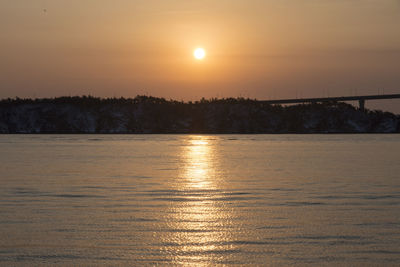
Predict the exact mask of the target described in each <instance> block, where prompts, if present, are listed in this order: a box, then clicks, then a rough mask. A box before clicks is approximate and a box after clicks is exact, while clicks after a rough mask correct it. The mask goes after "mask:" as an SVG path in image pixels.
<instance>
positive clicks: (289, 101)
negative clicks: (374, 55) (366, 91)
mask: <svg viewBox="0 0 400 267" xmlns="http://www.w3.org/2000/svg"><path fill="white" fill-rule="evenodd" d="M396 98H400V94H390V95H361V96H339V97H319V98H296V99H279V100H263V101H261V102H263V103H266V104H302V103H321V102H344V101H358V103H359V104H360V110H364V109H365V101H366V100H379V99H396Z"/></svg>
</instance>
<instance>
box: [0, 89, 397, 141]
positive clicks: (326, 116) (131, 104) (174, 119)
mask: <svg viewBox="0 0 400 267" xmlns="http://www.w3.org/2000/svg"><path fill="white" fill-rule="evenodd" d="M398 132H400V116H399V115H395V114H392V113H389V112H383V111H379V110H368V109H365V110H360V109H359V108H358V107H355V106H352V105H350V104H347V103H342V102H326V103H311V104H300V105H291V106H281V105H271V104H268V103H263V101H258V100H252V99H244V98H226V99H210V100H207V99H202V100H200V101H195V102H183V101H174V100H166V99H164V98H157V97H151V96H137V97H135V98H107V99H102V98H96V97H91V96H82V97H58V98H47V99H19V98H15V99H4V100H1V101H0V133H5V134H6V133H46V134H47V133H54V134H55V133H59V134H64V133H68V134H73V133H121V134H125V133H132V134H143V133H146V134H161V133H197V134H231V133H232V134H234V133H237V134H262V133H266V134H267V133H271V134H275V133H398Z"/></svg>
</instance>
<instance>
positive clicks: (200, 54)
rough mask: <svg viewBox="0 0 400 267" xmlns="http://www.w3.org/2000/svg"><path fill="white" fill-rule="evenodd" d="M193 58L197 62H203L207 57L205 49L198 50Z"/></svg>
mask: <svg viewBox="0 0 400 267" xmlns="http://www.w3.org/2000/svg"><path fill="white" fill-rule="evenodd" d="M193 56H194V58H195V59H197V60H203V59H204V58H205V57H206V51H205V50H204V49H203V48H200V47H199V48H196V49H195V50H194V52H193Z"/></svg>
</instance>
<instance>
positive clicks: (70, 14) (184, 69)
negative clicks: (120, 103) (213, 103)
mask: <svg viewBox="0 0 400 267" xmlns="http://www.w3.org/2000/svg"><path fill="white" fill-rule="evenodd" d="M0 32H1V35H0V58H1V60H0V98H5V97H15V96H19V97H53V96H62V95H82V94H91V95H95V96H117V97H119V96H125V97H132V96H135V95H137V94H149V95H154V96H161V97H167V98H174V99H184V100H189V99H198V98H200V97H203V96H204V97H237V96H244V97H251V98H259V99H269V98H286V97H291V98H295V97H320V96H327V95H330V96H339V95H352V94H355V93H358V94H375V93H378V89H380V91H379V92H380V93H382V92H383V88H384V92H385V93H400V1H397V0H270V1H268V0H219V1H215V0H202V1H190V0H185V1H184V0H182V1H177V0H159V1H156V0H136V1H135V0H115V1H109V0H81V1H77V0H68V1H67V0H35V1H32V0H0ZM196 47H203V48H205V49H206V51H207V57H206V58H205V59H204V60H202V61H198V60H195V59H194V58H193V50H194V49H195V48H196ZM385 103H388V104H389V105H391V106H392V109H393V108H394V109H396V107H395V106H400V104H399V102H398V101H397V102H396V101H388V102H385ZM367 106H369V107H374V106H373V105H368V104H367ZM396 111H397V112H400V109H398V110H396Z"/></svg>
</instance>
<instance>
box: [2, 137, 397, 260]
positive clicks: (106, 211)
mask: <svg viewBox="0 0 400 267" xmlns="http://www.w3.org/2000/svg"><path fill="white" fill-rule="evenodd" d="M231 265H237V266H400V135H390V134H382V135H372V134H363V135H356V134H355V135H343V134H341V135H334V134H326V135H0V266H231Z"/></svg>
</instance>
